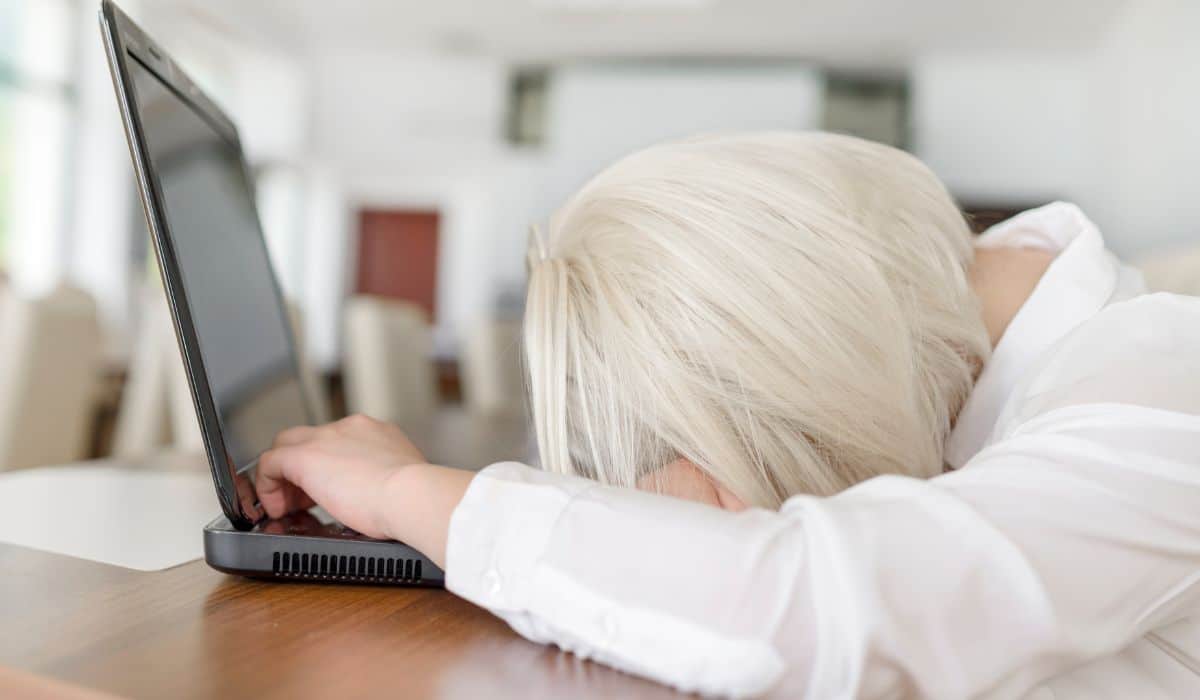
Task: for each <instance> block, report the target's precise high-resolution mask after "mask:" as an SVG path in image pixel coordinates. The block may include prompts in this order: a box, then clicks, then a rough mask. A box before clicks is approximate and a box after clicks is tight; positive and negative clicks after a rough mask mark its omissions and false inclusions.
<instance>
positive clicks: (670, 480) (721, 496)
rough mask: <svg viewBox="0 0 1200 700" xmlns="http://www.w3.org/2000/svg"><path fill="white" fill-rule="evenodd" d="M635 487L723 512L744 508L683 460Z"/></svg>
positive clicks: (734, 497) (737, 500)
mask: <svg viewBox="0 0 1200 700" xmlns="http://www.w3.org/2000/svg"><path fill="white" fill-rule="evenodd" d="M637 487H638V488H639V489H641V490H642V491H649V492H651V493H661V494H664V495H666V496H674V497H675V498H682V499H684V500H686V501H696V502H697V503H707V504H708V505H710V506H716V507H717V508H723V509H725V510H733V511H738V510H745V509H746V504H745V503H743V502H742V499H740V498H738V497H737V496H735V495H734V494H733V492H732V491H730V490H729V489H727V488H725V487H724V486H722V485H721V484H718V483H717V482H716V481H714V480H713V478H712V477H710V476H709V475H708V474H706V473H705V472H704V470H703V469H701V468H700V467H697V466H696V465H695V464H693V463H692V462H689V461H688V460H686V459H677V460H675V461H674V462H671V463H670V464H668V465H667V466H665V467H663V468H662V469H659V470H657V471H653V472H651V473H649V474H647V475H646V476H643V477H642V478H640V479H638V483H637Z"/></svg>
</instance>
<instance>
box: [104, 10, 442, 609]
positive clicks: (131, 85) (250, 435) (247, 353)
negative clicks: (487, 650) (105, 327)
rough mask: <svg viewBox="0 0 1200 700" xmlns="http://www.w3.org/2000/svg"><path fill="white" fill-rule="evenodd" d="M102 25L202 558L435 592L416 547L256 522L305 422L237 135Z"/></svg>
mask: <svg viewBox="0 0 1200 700" xmlns="http://www.w3.org/2000/svg"><path fill="white" fill-rule="evenodd" d="M100 27H101V34H102V35H103V38H104V44H105V49H106V51H107V53H108V63H109V69H110V71H111V73H112V78H113V85H114V87H115V89H116V93H117V102H118V104H119V106H120V109H121V117H122V121H123V122H124V124H125V134H126V137H127V138H128V141H129V152H130V155H131V157H132V159H133V167H134V171H135V173H136V175H137V181H138V189H139V191H140V194H141V199H142V205H143V209H144V211H145V214H146V222H147V225H148V226H149V229H150V233H151V238H152V239H153V240H154V249H155V254H156V256H157V257H158V264H159V270H160V272H161V274H162V281H163V287H164V288H165V290H166V295H167V300H168V302H169V306H170V309H171V316H172V319H173V321H174V326H175V332H176V337H177V339H178V341H179V349H180V353H181V354H182V356H183V362H184V365H185V367H186V369H187V376H188V383H189V385H190V387H191V392H192V399H193V402H194V404H195V409H196V415H197V418H198V419H199V423H200V432H201V434H202V435H203V438H204V447H205V451H206V453H207V457H208V463H209V466H210V467H211V470H212V478H213V485H214V486H215V488H216V492H217V501H218V502H219V503H220V505H221V510H222V511H223V512H224V515H222V516H221V517H219V518H217V519H216V520H214V521H213V522H211V523H209V524H208V525H207V526H206V527H205V528H204V556H205V560H206V561H207V562H208V564H209V565H210V566H212V567H213V568H216V569H218V570H220V571H225V572H228V573H232V574H241V575H244V576H252V577H261V578H270V579H274V580H281V581H292V580H306V581H329V582H339V583H343V582H344V583H369V584H384V585H402V586H412V585H416V586H440V585H442V584H443V574H442V571H441V570H439V569H438V568H437V566H435V565H434V564H433V562H431V561H430V560H429V559H428V558H426V557H425V556H423V555H422V554H421V553H420V552H418V551H416V550H414V549H413V548H411V547H409V546H407V545H404V544H402V543H400V542H391V541H383V540H376V539H371V538H369V537H366V536H364V535H362V534H360V533H358V532H355V531H353V530H350V529H348V528H346V527H344V526H342V525H341V524H340V523H337V522H335V521H333V520H332V519H331V518H329V517H328V515H327V514H325V513H324V512H323V511H321V510H320V509H314V510H313V511H312V512H300V513H294V514H291V515H289V516H286V517H284V518H280V519H274V520H272V519H269V518H268V517H267V516H266V513H265V511H264V510H263V508H262V506H261V504H260V503H259V500H258V497H257V495H256V493H255V490H254V476H255V467H256V465H257V463H258V457H259V455H261V454H262V453H263V451H265V450H266V449H268V448H270V446H271V443H272V441H273V440H274V436H275V435H276V434H277V433H278V432H279V431H281V430H283V429H285V428H288V427H291V426H295V425H308V424H312V422H313V421H312V416H311V414H310V411H309V404H308V402H307V400H306V396H305V389H304V386H303V384H302V383H301V380H300V373H299V366H298V364H297V359H296V352H295V340H294V338H293V337H292V331H291V325H290V323H289V322H288V316H287V312H286V310H285V307H284V305H283V300H282V296H281V294H280V291H279V286H278V282H277V280H276V279H275V275H274V272H273V270H272V268H271V264H270V260H269V258H268V253H267V248H266V243H265V241H264V240H263V235H262V229H261V226H260V224H259V219H258V213H257V210H256V208H255V204H254V193H253V189H252V185H251V179H250V176H249V172H248V170H247V168H246V162H245V158H244V156H243V153H242V148H241V143H240V141H239V138H238V131H237V128H236V127H235V126H234V124H233V122H232V121H230V119H229V117H227V116H226V115H225V113H224V112H222V111H221V109H220V108H219V107H217V105H216V104H215V103H214V102H213V101H212V100H211V99H209V98H208V96H206V95H205V94H204V92H203V91H201V90H200V89H199V88H198V87H197V86H196V85H195V83H193V82H192V81H191V80H190V79H189V78H188V76H187V75H186V74H185V73H184V72H183V70H181V69H180V68H179V66H178V64H176V62H175V61H173V60H172V59H171V56H170V55H169V54H168V53H167V52H166V50H165V49H163V47H162V46H160V45H159V44H158V43H157V42H156V41H154V40H153V39H152V38H150V37H149V36H147V35H146V33H145V32H143V31H142V30H141V29H140V28H139V27H138V26H137V25H135V24H134V23H133V22H132V21H131V20H130V19H129V17H127V16H126V15H125V14H124V13H123V12H122V11H121V10H120V9H119V8H118V7H117V6H116V5H115V4H113V3H112V2H111V1H109V0H105V2H103V3H102V4H101V9H100Z"/></svg>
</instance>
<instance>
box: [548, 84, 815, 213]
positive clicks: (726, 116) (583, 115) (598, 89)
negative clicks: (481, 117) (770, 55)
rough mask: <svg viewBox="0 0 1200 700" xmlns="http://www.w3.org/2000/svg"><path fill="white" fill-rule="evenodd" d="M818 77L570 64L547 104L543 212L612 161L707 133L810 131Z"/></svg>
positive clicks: (813, 122)
mask: <svg viewBox="0 0 1200 700" xmlns="http://www.w3.org/2000/svg"><path fill="white" fill-rule="evenodd" d="M822 86H823V83H822V79H821V77H820V74H819V73H818V72H817V71H816V70H814V69H811V68H808V67H804V66H779V67H772V66H746V67H740V68H738V67H728V68H724V67H703V66H672V65H669V64H666V65H649V66H647V65H637V64H630V65H619V64H618V65H598V66H589V65H581V66H571V67H567V68H564V69H563V70H560V71H557V72H556V73H555V74H554V78H553V82H552V84H551V93H550V99H549V101H548V102H549V103H548V107H547V110H548V114H549V125H548V126H549V128H548V134H547V138H548V146H549V151H550V153H549V157H550V161H551V163H550V166H549V167H550V178H549V182H548V184H549V187H548V188H547V190H546V196H545V197H544V198H543V205H544V206H543V209H544V211H543V213H546V212H548V211H549V210H550V209H552V208H553V207H555V206H557V205H558V204H559V203H560V202H561V201H562V200H564V199H565V198H566V197H567V196H568V195H570V193H571V192H573V191H574V190H575V189H577V188H578V187H579V186H580V185H582V184H583V183H584V182H585V181H586V180H587V179H588V178H589V177H590V176H591V175H593V174H595V173H596V172H597V171H599V170H600V169H602V168H603V167H605V166H606V165H608V164H609V163H611V162H613V161H614V160H616V159H617V158H619V157H621V156H623V155H625V154H628V153H630V152H632V151H634V150H637V149H639V148H642V147H644V146H648V145H650V144H653V143H656V142H659V141H663V140H666V139H674V138H680V137H684V136H689V135H692V134H696V133H702V132H708V131H731V130H752V129H809V128H814V127H816V126H817V125H818V124H819V122H820V115H821V91H822Z"/></svg>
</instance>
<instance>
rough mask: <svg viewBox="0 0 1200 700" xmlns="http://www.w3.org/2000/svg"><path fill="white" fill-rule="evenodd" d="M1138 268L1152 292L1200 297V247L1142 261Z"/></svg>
mask: <svg viewBox="0 0 1200 700" xmlns="http://www.w3.org/2000/svg"><path fill="white" fill-rule="evenodd" d="M1137 267H1139V268H1140V269H1141V271H1142V274H1143V275H1145V277H1146V286H1147V287H1149V289H1150V291H1152V292H1172V293H1174V294H1191V295H1193V296H1200V246H1195V247H1191V248H1183V249H1182V250H1175V251H1170V252H1165V253H1159V254H1157V255H1153V256H1150V257H1148V258H1145V259H1143V260H1141V261H1140V262H1139V263H1138V264H1137Z"/></svg>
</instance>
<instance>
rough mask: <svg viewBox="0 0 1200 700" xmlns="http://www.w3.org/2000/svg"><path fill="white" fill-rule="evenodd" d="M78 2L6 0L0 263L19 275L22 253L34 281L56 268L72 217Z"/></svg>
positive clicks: (0, 90) (0, 22)
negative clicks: (69, 195) (69, 202)
mask: <svg viewBox="0 0 1200 700" xmlns="http://www.w3.org/2000/svg"><path fill="white" fill-rule="evenodd" d="M78 9H79V8H78V5H77V3H76V2H73V1H72V0H0V269H3V270H6V271H8V272H9V273H12V275H13V277H14V278H15V277H17V270H14V269H12V268H13V267H14V265H16V264H18V258H19V264H20V265H22V266H26V265H28V267H29V269H28V272H29V273H30V274H28V275H24V274H22V275H21V276H22V277H23V278H24V279H26V280H28V281H30V282H32V283H33V286H35V287H36V286H39V284H40V283H45V282H48V281H50V280H51V278H52V277H53V274H54V271H55V270H56V269H57V267H58V262H59V261H58V259H57V258H58V255H59V253H60V252H61V251H60V250H59V243H60V241H61V240H62V235H63V228H64V227H65V225H66V221H67V218H66V211H65V210H66V206H65V204H66V199H67V198H66V195H67V191H68V181H69V178H68V177H67V147H68V142H69V133H70V131H69V130H70V122H71V115H72V109H73V103H74V89H73V86H72V83H71V64H72V51H71V41H72V38H73V37H72V30H73V29H74V28H75V27H76V26H77V24H78V23H77V22H76V18H77V17H78V14H77V13H78ZM21 272H22V273H24V272H25V270H22V271H21Z"/></svg>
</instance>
